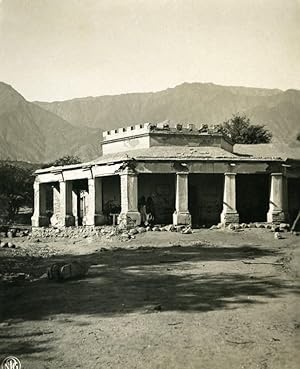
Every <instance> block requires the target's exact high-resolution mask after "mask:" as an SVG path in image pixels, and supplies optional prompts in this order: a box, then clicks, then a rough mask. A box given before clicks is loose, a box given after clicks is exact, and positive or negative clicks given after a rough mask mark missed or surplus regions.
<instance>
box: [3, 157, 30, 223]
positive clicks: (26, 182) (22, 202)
mask: <svg viewBox="0 0 300 369" xmlns="http://www.w3.org/2000/svg"><path fill="white" fill-rule="evenodd" d="M33 181H34V177H33V175H32V170H31V169H29V168H22V167H20V166H18V165H15V164H13V163H11V162H8V161H1V162H0V208H1V214H0V216H3V218H4V220H5V222H13V221H14V219H15V216H16V215H17V214H18V211H19V209H20V207H22V206H30V207H32V202H33Z"/></svg>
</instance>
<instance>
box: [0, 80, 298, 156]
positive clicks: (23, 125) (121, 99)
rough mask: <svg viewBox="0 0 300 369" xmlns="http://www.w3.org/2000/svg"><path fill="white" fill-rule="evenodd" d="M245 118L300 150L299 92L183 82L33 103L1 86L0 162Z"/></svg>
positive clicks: (86, 152) (96, 150)
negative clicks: (144, 126) (106, 137)
mask: <svg viewBox="0 0 300 369" xmlns="http://www.w3.org/2000/svg"><path fill="white" fill-rule="evenodd" d="M235 113H240V114H246V115H247V116H248V117H249V118H250V120H251V122H252V123H253V124H262V125H265V126H266V128H267V129H269V130H270V131H271V132H272V133H273V143H274V144H277V143H278V144H280V145H288V146H290V147H300V142H299V141H297V140H296V138H297V136H298V135H299V133H300V91H299V90H291V89H290V90H286V91H282V90H279V89H262V88H250V87H232V86H220V85H215V84H213V83H183V84H181V85H178V86H176V87H174V88H168V89H166V90H163V91H158V92H146V93H127V94H121V95H114V96H113V95H112V96H111V95H109V96H99V97H85V98H76V99H72V100H66V101H55V102H41V101H35V102H29V101H27V100H26V99H25V98H24V97H23V96H21V95H20V94H19V93H18V92H17V91H16V90H14V89H13V88H12V87H11V86H9V85H7V84H5V83H1V82H0V158H1V159H6V158H8V159H11V160H25V161H30V162H40V163H41V162H47V161H48V162H49V161H51V160H53V159H56V158H59V157H61V156H63V155H65V154H69V155H78V156H80V157H81V158H82V159H83V160H89V159H93V158H95V157H97V156H99V155H100V153H101V148H100V141H101V136H102V133H101V132H102V131H103V130H109V129H115V128H119V127H123V126H128V125H132V124H138V123H143V122H160V121H164V120H171V121H174V122H183V123H184V122H189V123H195V124H196V125H198V126H199V125H200V124H202V123H207V124H218V123H222V122H223V121H224V120H227V119H229V118H230V117H231V116H232V114H235Z"/></svg>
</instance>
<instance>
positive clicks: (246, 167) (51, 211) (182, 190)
mask: <svg viewBox="0 0 300 369" xmlns="http://www.w3.org/2000/svg"><path fill="white" fill-rule="evenodd" d="M251 146H252V147H250V146H249V145H235V146H234V145H233V144H232V142H230V140H229V139H228V138H227V137H225V136H224V135H222V133H220V130H219V127H218V126H215V127H212V128H208V127H207V126H206V125H203V126H202V127H201V128H200V129H196V128H195V127H194V125H192V124H188V125H187V126H183V125H180V124H177V125H176V126H175V127H171V126H169V124H167V123H159V124H150V123H146V124H141V125H135V126H130V127H125V128H120V129H116V130H111V131H106V132H104V134H103V142H102V150H103V155H102V156H101V157H99V158H98V159H96V160H94V161H91V162H88V163H83V164H76V165H67V166H62V167H50V168H46V169H40V170H37V171H36V173H35V175H36V178H35V182H34V214H33V217H32V226H33V227H41V226H49V225H50V226H51V225H52V226H55V227H67V226H81V225H83V226H97V225H102V224H109V223H111V222H112V217H113V214H117V218H118V222H119V224H120V225H121V226H124V227H130V226H136V225H139V224H140V223H141V214H140V211H139V210H140V209H139V202H140V201H141V199H150V200H151V202H152V204H153V208H154V216H155V223H156V224H170V223H173V224H175V225H178V224H192V225H193V226H194V227H201V226H210V225H212V224H217V223H219V222H222V223H223V224H228V223H232V222H233V223H237V222H246V223H249V222H284V221H288V219H289V218H291V217H295V214H296V213H297V212H298V210H299V204H300V193H299V192H300V166H299V160H295V159H297V158H294V160H292V159H288V158H287V157H283V155H280V153H278V154H277V156H276V155H275V156H274V153H271V154H269V155H268V154H265V153H262V154H258V152H259V151H260V150H261V149H262V147H264V148H265V150H264V151H265V152H266V151H268V150H266V148H268V149H270V145H251ZM251 150H252V151H254V152H251ZM269 151H270V150H269ZM288 204H290V206H288Z"/></svg>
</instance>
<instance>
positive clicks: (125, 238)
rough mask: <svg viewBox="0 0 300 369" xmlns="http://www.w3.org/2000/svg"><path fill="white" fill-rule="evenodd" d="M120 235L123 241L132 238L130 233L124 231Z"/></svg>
mask: <svg viewBox="0 0 300 369" xmlns="http://www.w3.org/2000/svg"><path fill="white" fill-rule="evenodd" d="M120 237H121V240H123V241H127V240H129V239H130V235H129V234H128V233H122V234H121V235H120Z"/></svg>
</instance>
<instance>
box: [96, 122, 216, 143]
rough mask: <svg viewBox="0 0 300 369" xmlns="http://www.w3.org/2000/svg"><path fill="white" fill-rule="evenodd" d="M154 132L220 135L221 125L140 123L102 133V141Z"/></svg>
mask: <svg viewBox="0 0 300 369" xmlns="http://www.w3.org/2000/svg"><path fill="white" fill-rule="evenodd" d="M155 131H165V132H173V133H193V134H197V133H199V134H201V133H202V134H221V133H222V130H221V125H219V124H216V125H208V124H201V125H199V126H196V125H195V124H194V123H177V124H174V123H170V122H169V121H164V122H160V123H149V122H148V123H142V124H135V125H132V126H127V127H122V128H117V129H112V130H109V131H104V132H103V139H104V141H107V140H111V139H117V138H122V137H124V138H125V137H131V136H136V135H140V134H144V133H148V132H155Z"/></svg>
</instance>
